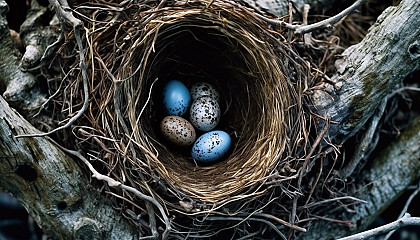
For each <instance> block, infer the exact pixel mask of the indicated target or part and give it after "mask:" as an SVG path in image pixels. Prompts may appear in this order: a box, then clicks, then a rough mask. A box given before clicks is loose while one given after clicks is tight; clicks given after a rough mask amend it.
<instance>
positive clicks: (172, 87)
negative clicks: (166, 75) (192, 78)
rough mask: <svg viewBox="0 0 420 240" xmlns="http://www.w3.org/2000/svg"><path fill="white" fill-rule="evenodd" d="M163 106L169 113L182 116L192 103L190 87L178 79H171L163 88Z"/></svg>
mask: <svg viewBox="0 0 420 240" xmlns="http://www.w3.org/2000/svg"><path fill="white" fill-rule="evenodd" d="M162 95H163V100H162V103H163V108H164V110H165V113H166V114H168V115H176V116H182V115H184V114H185V113H186V112H187V111H188V107H189V106H190V104H191V95H190V92H189V91H188V88H187V87H186V86H185V85H184V84H183V83H182V82H180V81H178V80H171V81H169V82H168V83H167V84H166V85H165V87H164V88H163V92H162Z"/></svg>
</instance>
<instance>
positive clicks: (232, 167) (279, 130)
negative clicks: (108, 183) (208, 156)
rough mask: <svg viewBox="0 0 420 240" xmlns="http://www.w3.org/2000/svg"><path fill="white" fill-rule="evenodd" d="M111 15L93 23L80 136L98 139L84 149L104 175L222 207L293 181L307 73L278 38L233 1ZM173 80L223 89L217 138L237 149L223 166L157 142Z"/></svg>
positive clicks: (139, 7) (158, 194)
mask: <svg viewBox="0 0 420 240" xmlns="http://www.w3.org/2000/svg"><path fill="white" fill-rule="evenodd" d="M151 6H152V7H151ZM153 6H154V7H153ZM98 9H100V8H98ZM108 9H111V8H108ZM90 10H91V8H86V9H84V8H83V7H81V8H80V11H87V12H90ZM114 11H115V12H112V11H108V12H106V11H100V10H98V11H95V12H93V13H91V16H90V20H88V23H89V24H90V29H87V34H86V40H87V43H88V45H89V48H88V49H87V54H86V56H87V58H88V59H90V60H89V62H88V65H89V66H92V67H91V68H90V69H89V75H90V77H89V78H90V79H91V82H90V92H91V100H90V107H89V113H87V114H85V117H86V118H87V119H88V120H89V122H90V124H91V125H90V126H87V127H86V126H84V127H81V128H80V131H74V132H76V133H77V134H79V135H82V133H83V134H84V135H86V134H87V132H91V133H92V132H94V134H90V135H89V134H88V135H89V136H95V137H94V140H95V141H85V143H84V144H85V147H83V144H81V145H82V148H84V149H86V151H90V152H91V154H92V155H91V156H93V157H92V158H93V159H99V160H101V162H103V163H105V165H106V167H107V170H108V173H107V174H108V175H110V176H112V177H114V178H117V179H118V180H120V181H122V182H126V183H129V184H130V185H132V186H133V187H135V188H137V189H140V190H141V191H145V192H148V193H149V194H150V195H152V196H153V197H155V198H157V199H160V200H162V199H166V200H168V199H171V198H172V199H173V197H175V198H178V199H180V200H182V199H184V198H188V199H195V200H199V201H202V202H211V203H220V202H224V201H230V200H232V199H242V198H247V197H249V196H253V195H257V194H263V193H264V191H265V190H266V189H267V188H266V187H261V186H262V185H263V184H264V182H265V181H266V180H267V179H268V178H270V177H273V176H274V173H275V177H274V178H275V179H276V181H275V182H276V184H281V182H282V181H283V180H288V179H290V178H292V177H293V176H292V175H294V174H296V172H295V171H289V170H293V169H299V166H300V165H301V164H300V162H299V161H297V160H295V159H296V157H298V152H299V151H301V150H302V149H304V147H305V143H306V132H305V122H306V120H305V116H306V114H305V112H304V111H303V107H302V94H303V92H304V90H305V87H307V85H306V84H307V81H308V76H307V74H308V69H307V67H306V65H305V64H304V62H303V60H301V58H299V57H298V56H297V55H296V54H295V53H294V52H293V51H292V50H291V48H290V47H289V46H287V45H285V44H283V38H282V35H281V33H280V32H279V29H276V31H274V30H271V29H270V28H269V27H268V25H267V24H266V23H264V22H263V21H261V20H260V19H259V18H258V17H256V16H255V15H254V13H253V12H252V11H250V10H249V9H247V8H246V7H243V6H241V5H238V4H236V3H234V2H230V1H219V0H215V1H214V2H208V1H200V2H198V1H197V2H196V1H194V2H191V1H190V2H185V1H182V2H181V1H174V2H170V3H161V4H160V5H159V6H158V5H157V3H153V2H151V3H150V5H147V6H146V4H145V3H144V4H130V5H128V6H124V7H121V8H114ZM105 12H106V14H105ZM92 19H93V20H92ZM116 23H117V24H116ZM171 79H178V80H182V81H183V82H185V83H186V85H187V86H191V85H192V84H193V83H195V82H199V81H205V82H209V83H212V84H213V85H215V86H216V87H217V88H218V89H219V90H220V93H221V95H222V96H223V101H222V103H221V105H222V112H223V115H222V120H221V123H220V124H219V126H218V129H220V130H224V131H226V132H227V133H229V134H230V136H231V137H232V140H233V146H232V149H231V150H230V152H229V154H228V156H227V157H226V159H225V160H224V161H221V162H218V163H216V164H214V165H211V166H198V165H196V164H195V162H194V161H193V159H192V158H191V156H190V155H189V150H188V149H187V150H182V149H181V150H179V149H176V148H174V147H172V146H170V145H168V144H167V143H166V142H165V141H164V140H163V138H162V137H161V135H160V134H159V131H158V129H159V128H158V125H159V121H160V120H161V119H162V117H163V115H162V113H161V112H162V108H161V106H160V104H159V100H160V97H161V95H160V94H161V89H162V87H163V85H164V84H165V82H167V81H169V80H171ZM73 87H80V86H79V85H77V84H74V85H73ZM92 129H94V130H92ZM88 130H89V131H88ZM87 142H90V143H92V145H89V144H87ZM98 143H99V144H98ZM300 154H302V152H300ZM294 177H296V176H294ZM271 180H273V179H271ZM151 184H155V185H154V186H153V187H150V186H151ZM159 189H160V190H159ZM162 189H164V190H163V191H162ZM284 189H287V187H286V188H284ZM168 196H169V197H168ZM189 210H190V209H189Z"/></svg>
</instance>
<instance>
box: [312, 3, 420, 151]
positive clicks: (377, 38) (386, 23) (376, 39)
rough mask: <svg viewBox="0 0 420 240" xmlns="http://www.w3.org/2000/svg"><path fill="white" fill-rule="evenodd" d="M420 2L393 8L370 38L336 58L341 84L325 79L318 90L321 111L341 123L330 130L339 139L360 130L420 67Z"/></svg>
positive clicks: (337, 81)
mask: <svg viewBox="0 0 420 240" xmlns="http://www.w3.org/2000/svg"><path fill="white" fill-rule="evenodd" d="M419 3H420V1H419V0H415V1H408V0H403V1H402V2H401V4H400V5H398V6H395V7H389V8H387V9H386V10H385V11H384V12H383V13H382V14H381V15H380V16H379V18H378V20H377V21H376V23H375V24H374V25H373V26H372V27H371V29H370V31H369V33H368V34H367V35H366V37H365V38H364V39H363V40H362V41H361V42H360V43H359V44H356V45H353V46H351V47H349V48H348V49H347V50H346V51H344V53H343V54H342V55H343V57H342V58H341V59H339V60H337V61H336V68H337V73H336V74H335V75H334V76H333V77H332V78H331V79H332V80H333V81H334V82H336V84H335V86H332V85H329V84H325V89H324V90H320V91H317V92H316V93H315V94H314V97H313V100H314V102H315V105H316V106H317V108H318V112H319V114H320V115H322V116H324V115H326V116H328V117H330V118H331V120H333V121H336V122H339V124H332V125H331V127H330V129H329V132H328V134H329V137H330V138H331V139H333V140H334V142H335V143H339V144H340V143H343V142H344V141H346V140H347V139H348V138H349V137H351V136H353V135H354V134H355V133H356V132H358V131H360V130H361V129H362V128H363V127H364V125H365V123H366V122H367V121H368V119H369V118H370V117H371V116H372V114H373V113H374V111H375V109H376V108H377V107H378V105H380V103H381V102H382V100H383V99H384V98H385V97H386V96H387V95H388V94H389V93H390V92H391V91H392V90H393V89H395V87H396V86H397V85H398V84H400V83H401V82H402V80H403V79H404V78H405V77H406V76H407V75H408V74H410V73H411V72H413V71H414V70H415V69H416V68H417V67H418V66H419V64H420V38H419V36H420V4H419ZM331 97H332V98H333V100H331Z"/></svg>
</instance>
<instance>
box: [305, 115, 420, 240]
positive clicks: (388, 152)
mask: <svg viewBox="0 0 420 240" xmlns="http://www.w3.org/2000/svg"><path fill="white" fill-rule="evenodd" d="M419 142H420V118H417V119H416V120H415V121H414V122H413V124H412V125H411V126H410V127H408V128H407V129H406V130H405V131H404V132H403V133H402V134H401V135H400V136H399V138H398V139H397V140H396V141H395V142H393V143H392V144H391V145H389V146H388V147H387V148H386V149H385V150H384V151H383V152H381V154H379V155H378V156H377V157H376V158H375V159H374V161H373V164H372V166H371V167H370V168H369V169H367V170H366V171H365V172H363V173H362V177H361V178H359V179H358V182H359V185H358V188H357V189H356V191H358V194H357V195H355V196H356V197H358V198H360V199H363V200H365V201H366V202H367V203H365V204H359V205H356V206H355V209H354V210H355V213H347V212H346V211H343V213H341V214H338V215H335V216H328V217H330V218H335V219H339V220H344V221H351V222H352V226H351V227H348V226H347V225H344V224H337V223H333V222H328V221H317V222H315V223H314V224H312V225H310V226H309V227H308V229H307V230H308V231H307V233H304V234H301V236H299V239H303V240H305V239H308V240H312V239H334V238H339V237H343V236H347V235H349V234H352V233H356V232H359V231H362V230H364V229H366V228H367V227H368V226H369V225H370V224H371V223H372V222H373V220H375V218H376V217H377V216H378V215H379V214H380V213H381V212H382V211H383V210H385V209H386V208H387V207H388V206H389V205H390V204H391V203H392V202H393V201H395V200H396V199H397V198H398V197H399V196H400V195H401V194H402V193H403V192H404V191H405V190H406V189H407V187H408V186H409V185H410V184H412V182H413V181H414V180H415V179H417V178H419V177H420V144H419ZM320 233H322V234H320ZM321 236H322V237H321Z"/></svg>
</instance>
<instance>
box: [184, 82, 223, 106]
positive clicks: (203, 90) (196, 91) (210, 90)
mask: <svg viewBox="0 0 420 240" xmlns="http://www.w3.org/2000/svg"><path fill="white" fill-rule="evenodd" d="M190 93H191V98H192V100H193V101H194V100H196V99H197V98H199V97H203V96H209V97H212V98H214V99H216V101H217V102H219V101H220V94H219V92H217V90H216V88H215V87H214V86H213V85H211V84H210V83H206V82H198V83H194V84H193V85H192V86H191V89H190Z"/></svg>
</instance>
